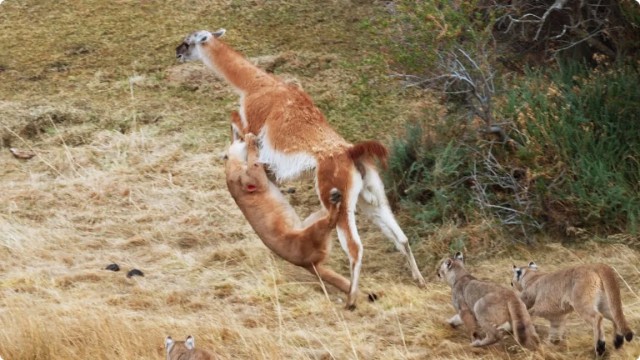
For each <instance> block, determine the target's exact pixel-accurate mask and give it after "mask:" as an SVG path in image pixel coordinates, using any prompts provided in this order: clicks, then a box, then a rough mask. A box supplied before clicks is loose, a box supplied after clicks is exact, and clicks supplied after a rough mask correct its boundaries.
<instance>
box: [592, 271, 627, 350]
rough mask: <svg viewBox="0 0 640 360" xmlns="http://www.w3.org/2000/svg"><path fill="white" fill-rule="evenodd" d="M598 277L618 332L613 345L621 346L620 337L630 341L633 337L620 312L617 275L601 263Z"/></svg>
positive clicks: (620, 303)
mask: <svg viewBox="0 0 640 360" xmlns="http://www.w3.org/2000/svg"><path fill="white" fill-rule="evenodd" d="M599 275H600V279H601V280H602V285H603V287H604V292H605V294H606V296H607V302H608V303H609V309H610V311H611V316H612V317H613V322H614V323H615V324H616V328H617V329H618V331H619V332H620V333H619V334H616V335H615V336H616V339H615V341H614V345H615V347H616V349H617V348H619V347H621V346H622V344H623V343H624V341H623V340H622V337H623V336H624V338H625V339H626V340H627V341H631V339H633V331H631V329H630V328H629V324H627V320H626V319H625V317H624V313H622V299H621V297H620V286H619V285H618V281H617V280H618V275H616V272H615V271H613V269H612V268H611V267H610V266H608V265H603V266H601V267H600V274H599Z"/></svg>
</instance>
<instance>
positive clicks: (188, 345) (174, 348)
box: [164, 335, 218, 360]
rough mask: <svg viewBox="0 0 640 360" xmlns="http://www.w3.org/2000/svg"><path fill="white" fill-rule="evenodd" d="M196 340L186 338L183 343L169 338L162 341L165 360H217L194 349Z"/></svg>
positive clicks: (205, 352) (200, 350) (206, 353)
mask: <svg viewBox="0 0 640 360" xmlns="http://www.w3.org/2000/svg"><path fill="white" fill-rule="evenodd" d="M195 342H196V340H195V339H194V338H193V336H191V335H189V336H187V339H186V340H185V341H175V340H173V339H172V338H171V336H167V337H166V338H165V340H164V348H165V350H166V351H167V360H217V359H218V357H216V356H213V355H211V354H210V353H209V352H207V351H205V350H202V349H196V343H195Z"/></svg>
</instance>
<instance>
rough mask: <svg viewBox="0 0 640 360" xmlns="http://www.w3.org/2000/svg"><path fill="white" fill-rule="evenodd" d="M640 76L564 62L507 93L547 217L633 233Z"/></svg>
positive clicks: (639, 163) (637, 209) (639, 201)
mask: <svg viewBox="0 0 640 360" xmlns="http://www.w3.org/2000/svg"><path fill="white" fill-rule="evenodd" d="M639 83H640V76H639V74H638V70H637V69H635V68H633V67H628V66H621V67H619V68H615V69H611V70H606V71H603V70H596V71H587V69H585V68H584V67H582V66H576V65H565V66H562V68H561V70H559V71H557V72H552V73H549V74H543V73H541V72H533V73H529V74H528V75H527V77H526V79H525V81H523V82H522V83H521V84H518V85H517V86H514V89H513V90H512V91H511V92H510V93H509V95H508V102H507V106H506V107H505V114H504V115H505V117H507V118H513V119H517V121H516V123H517V127H518V130H519V132H520V133H521V141H522V142H523V143H524V145H525V148H526V149H527V150H526V151H527V152H529V153H533V154H534V155H533V156H529V157H528V158H529V160H528V162H529V164H528V165H529V166H530V167H531V168H533V169H534V172H535V173H537V174H540V176H539V177H537V179H536V188H537V191H538V192H539V194H538V195H539V197H540V199H541V201H542V202H543V205H544V207H545V208H546V209H547V211H548V214H547V215H549V216H550V219H549V220H550V221H552V222H555V223H565V225H564V226H575V227H590V228H595V229H601V230H605V231H622V230H629V231H633V232H635V231H637V230H638V218H640V195H639V194H640V87H638V84H639Z"/></svg>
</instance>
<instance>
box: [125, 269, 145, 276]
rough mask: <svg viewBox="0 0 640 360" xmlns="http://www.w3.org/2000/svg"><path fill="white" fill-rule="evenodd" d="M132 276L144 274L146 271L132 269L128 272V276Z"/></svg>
mask: <svg viewBox="0 0 640 360" xmlns="http://www.w3.org/2000/svg"><path fill="white" fill-rule="evenodd" d="M132 276H144V273H143V272H142V271H140V270H138V269H131V270H129V272H128V273H127V277H128V278H131V277H132Z"/></svg>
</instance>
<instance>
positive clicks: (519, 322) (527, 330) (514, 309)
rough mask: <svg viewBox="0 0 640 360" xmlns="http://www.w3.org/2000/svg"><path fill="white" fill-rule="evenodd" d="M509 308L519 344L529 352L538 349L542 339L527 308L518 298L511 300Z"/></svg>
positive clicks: (512, 327)
mask: <svg viewBox="0 0 640 360" xmlns="http://www.w3.org/2000/svg"><path fill="white" fill-rule="evenodd" d="M507 307H508V309H509V315H510V316H511V329H512V331H513V334H514V336H515V338H516V340H517V341H518V343H520V345H522V346H524V347H525V348H527V349H529V350H535V349H537V348H538V345H539V344H540V338H539V337H538V333H536V329H535V328H534V327H533V322H532V321H531V316H529V312H528V311H527V307H526V306H525V305H524V303H522V301H520V300H519V299H517V298H514V299H512V300H509V302H508V303H507Z"/></svg>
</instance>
